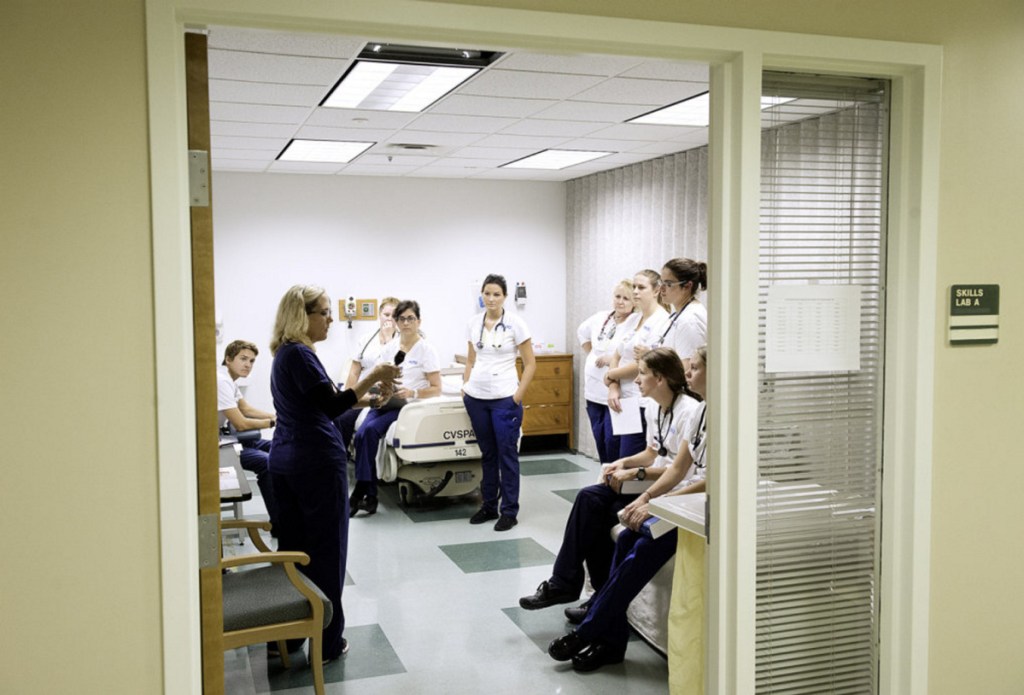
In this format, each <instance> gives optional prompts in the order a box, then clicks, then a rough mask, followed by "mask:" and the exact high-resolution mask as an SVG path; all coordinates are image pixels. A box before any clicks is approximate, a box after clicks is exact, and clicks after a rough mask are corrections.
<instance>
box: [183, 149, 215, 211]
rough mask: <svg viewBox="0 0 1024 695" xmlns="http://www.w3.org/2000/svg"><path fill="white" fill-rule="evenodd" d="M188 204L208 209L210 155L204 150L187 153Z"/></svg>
mask: <svg viewBox="0 0 1024 695" xmlns="http://www.w3.org/2000/svg"><path fill="white" fill-rule="evenodd" d="M188 204H189V206H190V207H193V208H208V207H210V153H209V152H207V151H206V150H189V151H188Z"/></svg>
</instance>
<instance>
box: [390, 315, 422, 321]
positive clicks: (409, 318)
mask: <svg viewBox="0 0 1024 695" xmlns="http://www.w3.org/2000/svg"><path fill="white" fill-rule="evenodd" d="M419 320H420V317H419V316H399V317H398V318H397V319H395V321H397V322H398V323H415V322H417V321H419Z"/></svg>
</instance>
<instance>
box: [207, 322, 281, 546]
mask: <svg viewBox="0 0 1024 695" xmlns="http://www.w3.org/2000/svg"><path fill="white" fill-rule="evenodd" d="M258 354H259V351H258V350H257V349H256V346H255V345H253V344H252V343H250V342H248V341H245V340H235V341H232V342H231V343H229V344H228V346H227V347H226V348H225V349H224V361H223V362H221V367H220V368H219V369H218V370H217V410H219V411H220V426H221V429H224V428H225V426H226V425H227V424H228V423H230V424H231V427H233V428H234V429H235V431H236V432H248V431H252V430H259V429H263V428H264V427H273V426H274V424H275V422H276V420H277V418H276V416H275V415H274V413H268V412H266V411H263V410H259V409H258V408H254V407H252V406H251V405H249V404H248V403H247V402H246V400H245V399H244V398H242V391H241V390H240V389H239V388H238V384H237V383H236V382H237V381H238V379H240V378H242V377H247V376H249V373H250V372H251V371H252V367H253V364H254V363H255V362H256V355H258ZM240 443H241V445H242V454H241V457H240V458H241V463H242V468H244V469H245V470H247V471H252V472H253V473H255V474H256V483H257V485H259V488H260V494H261V495H263V502H264V504H266V505H267V514H268V515H269V516H270V523H271V526H273V525H274V524H276V519H277V502H276V500H275V498H274V486H273V484H272V483H271V481H270V474H269V471H268V467H267V461H268V460H269V459H270V442H269V441H267V440H266V439H258V438H257V439H253V440H245V441H241V440H240ZM272 530H273V529H272ZM275 533H276V532H275Z"/></svg>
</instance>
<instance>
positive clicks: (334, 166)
mask: <svg viewBox="0 0 1024 695" xmlns="http://www.w3.org/2000/svg"><path fill="white" fill-rule="evenodd" d="M342 166H344V165H343V164H339V163H337V162H272V163H271V164H270V166H269V167H267V171H270V172H273V173H278V174H337V173H338V172H339V171H340V170H341V167H342Z"/></svg>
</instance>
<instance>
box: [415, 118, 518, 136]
mask: <svg viewBox="0 0 1024 695" xmlns="http://www.w3.org/2000/svg"><path fill="white" fill-rule="evenodd" d="M514 123H516V119H515V118H497V117H494V116H447V115H436V114H432V113H425V114H422V115H420V117H419V118H417V119H416V120H415V121H413V122H412V123H411V124H410V126H409V127H410V128H411V129H415V130H421V131H437V132H442V133H444V132H451V131H454V132H457V133H480V134H481V135H485V134H487V133H496V132H498V131H499V130H501V129H502V128H505V127H506V126H510V125H513V124H514Z"/></svg>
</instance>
